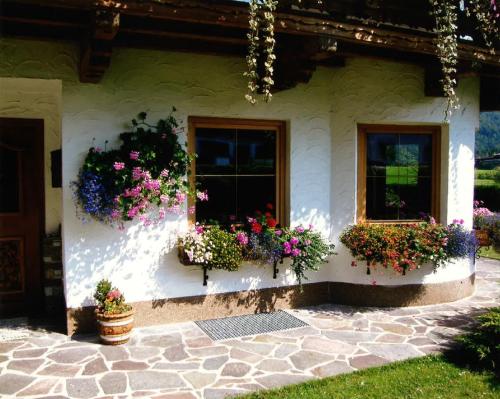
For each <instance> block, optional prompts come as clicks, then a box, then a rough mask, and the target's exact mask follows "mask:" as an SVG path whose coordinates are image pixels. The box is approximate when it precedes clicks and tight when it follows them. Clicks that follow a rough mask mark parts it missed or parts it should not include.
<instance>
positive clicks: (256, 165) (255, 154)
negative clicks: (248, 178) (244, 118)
mask: <svg viewBox="0 0 500 399" xmlns="http://www.w3.org/2000/svg"><path fill="white" fill-rule="evenodd" d="M237 142H238V167H237V173H238V174H248V175H255V174H274V173H275V170H276V166H275V158H276V133H275V132H274V131H272V130H271V131H270V130H260V131H259V130H238V133H237Z"/></svg>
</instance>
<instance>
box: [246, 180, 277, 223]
mask: <svg viewBox="0 0 500 399" xmlns="http://www.w3.org/2000/svg"><path fill="white" fill-rule="evenodd" d="M275 188H276V185H275V177H274V176H257V177H241V176H239V177H238V219H239V221H241V222H244V221H245V219H246V217H247V216H253V215H254V213H255V211H262V212H265V210H266V204H268V203H271V204H273V206H274V205H275V203H276V194H275V191H276V190H275Z"/></svg>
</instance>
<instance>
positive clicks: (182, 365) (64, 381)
mask: <svg viewBox="0 0 500 399" xmlns="http://www.w3.org/2000/svg"><path fill="white" fill-rule="evenodd" d="M477 268H478V272H477V280H476V284H477V285H476V293H475V295H474V296H472V297H470V298H467V299H464V300H460V301H457V302H453V303H449V304H441V305H434V306H424V307H412V308H392V309H382V308H354V307H349V306H338V305H333V304H326V305H321V306H315V307H311V308H303V309H297V310H292V311H290V312H291V313H292V314H294V315H295V316H296V317H298V318H300V319H302V320H304V321H305V322H307V323H308V324H309V325H310V327H303V328H299V329H295V330H289V331H280V332H275V333H270V334H263V335H258V336H252V337H244V338H238V339H231V340H226V341H218V342H214V341H212V340H211V339H210V338H208V337H207V336H206V335H205V334H204V333H203V332H202V331H201V330H200V329H199V328H198V327H197V326H196V325H195V324H194V323H182V324H172V325H165V326H155V327H147V328H140V329H139V328H138V329H136V330H135V331H134V336H133V338H132V340H131V341H130V343H128V344H127V345H124V346H120V347H106V346H102V345H99V344H98V343H97V341H95V338H94V337H93V336H85V337H76V338H74V339H70V338H68V337H66V336H65V335H62V334H57V333H51V332H43V331H32V332H30V336H29V338H25V339H22V340H19V341H11V342H4V343H0V397H30V396H31V397H37V398H40V397H46V398H49V397H50V398H64V397H71V398H96V397H99V398H105V397H106V398H112V397H117V398H127V397H148V398H149V397H152V398H165V399H194V398H207V399H215V398H222V397H227V396H234V395H239V394H243V393H247V392H250V391H254V390H259V389H269V388H274V387H278V386H282V385H287V384H293V383H299V382H302V381H305V380H308V379H313V378H322V377H326V376H331V375H335V374H340V373H347V372H350V371H353V370H358V369H363V368H366V367H374V366H380V365H383V364H386V363H388V362H392V361H395V360H402V359H406V358H410V357H415V356H423V355H425V354H429V353H433V352H438V351H441V350H442V349H444V348H445V347H446V346H447V345H449V343H450V342H451V339H452V338H453V336H455V335H456V334H458V333H459V332H460V331H461V330H463V329H464V328H466V327H467V326H469V325H470V323H471V322H472V317H473V316H475V315H477V314H478V313H480V312H482V311H483V310H484V308H487V307H491V306H499V303H500V285H499V283H500V262H495V261H489V260H480V261H478V262H477Z"/></svg>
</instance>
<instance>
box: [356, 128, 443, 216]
mask: <svg viewBox="0 0 500 399" xmlns="http://www.w3.org/2000/svg"><path fill="white" fill-rule="evenodd" d="M373 133H378V134H384V133H389V134H390V133H394V134H396V133H399V134H427V135H431V136H432V176H431V179H432V182H431V184H432V186H431V187H432V193H431V216H432V217H433V218H434V219H435V220H436V221H437V222H439V220H440V194H441V181H440V177H441V127H440V126H435V125H373V124H370V125H366V124H360V125H358V149H357V150H358V154H357V155H358V173H357V178H358V181H357V192H356V194H357V222H358V223H363V222H367V223H380V224H405V223H415V222H420V221H421V220H416V219H400V220H370V219H367V218H366V163H367V148H366V146H367V140H366V138H367V135H368V134H373Z"/></svg>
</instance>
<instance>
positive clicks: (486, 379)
mask: <svg viewBox="0 0 500 399" xmlns="http://www.w3.org/2000/svg"><path fill="white" fill-rule="evenodd" d="M243 398H245V399H278V398H279V399H285V398H286V399H299V398H300V399H413V398H419V399H420V398H422V399H424V398H425V399H434V398H440V399H458V398H471V399H472V398H473V399H480V398H481V399H489V398H491V399H493V398H495V399H498V398H500V381H499V380H498V379H496V380H495V377H494V375H493V374H492V373H488V372H473V371H469V370H467V369H463V368H460V367H458V366H456V365H454V364H453V363H450V362H448V361H447V360H446V359H445V358H444V357H443V356H426V357H423V358H417V359H411V360H406V361H403V362H397V363H393V364H390V365H387V366H383V367H377V368H372V369H367V370H362V371H359V372H355V373H351V374H344V375H339V376H336V377H331V378H325V379H322V380H316V381H311V382H306V383H303V384H299V385H291V386H288V387H284V388H281V389H277V390H273V391H267V392H260V393H259V392H257V393H254V394H251V395H247V396H243Z"/></svg>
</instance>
